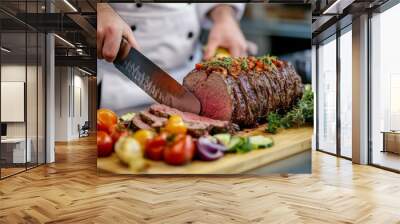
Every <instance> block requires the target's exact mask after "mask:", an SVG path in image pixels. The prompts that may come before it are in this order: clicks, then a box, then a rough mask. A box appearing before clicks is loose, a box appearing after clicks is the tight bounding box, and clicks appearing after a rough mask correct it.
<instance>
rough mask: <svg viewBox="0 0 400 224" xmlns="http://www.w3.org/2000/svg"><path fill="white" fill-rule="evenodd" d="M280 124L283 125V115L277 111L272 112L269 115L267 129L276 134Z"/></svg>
mask: <svg viewBox="0 0 400 224" xmlns="http://www.w3.org/2000/svg"><path fill="white" fill-rule="evenodd" d="M280 126H281V117H280V116H279V114H277V113H275V112H272V113H270V114H269V115H268V127H267V130H266V131H268V132H269V133H273V134H275V133H276V131H277V130H278V128H279V127H280Z"/></svg>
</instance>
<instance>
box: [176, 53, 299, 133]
mask: <svg viewBox="0 0 400 224" xmlns="http://www.w3.org/2000/svg"><path fill="white" fill-rule="evenodd" d="M183 85H184V86H185V87H186V88H187V89H188V90H190V91H191V92H192V93H193V94H194V95H195V96H196V97H197V98H198V99H199V100H200V103H201V107H202V109H201V114H200V115H202V116H206V117H210V118H212V119H216V120H224V121H230V122H232V123H235V124H238V125H240V126H242V127H252V126H255V125H256V124H257V121H258V120H259V118H260V117H266V116H268V113H270V112H274V111H281V110H287V109H289V108H290V107H291V106H292V105H293V104H295V103H296V102H297V100H298V99H299V98H300V97H301V95H302V93H303V85H302V83H301V78H300V76H299V75H298V74H297V73H296V71H295V69H294V67H293V66H292V65H290V64H289V63H287V62H284V61H281V60H278V59H277V58H276V57H269V56H265V57H259V58H255V57H247V58H222V59H215V60H213V61H207V62H204V63H201V64H198V65H196V69H195V70H193V71H192V72H190V73H189V74H188V75H187V76H186V77H185V78H184V80H183Z"/></svg>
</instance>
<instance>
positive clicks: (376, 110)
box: [370, 4, 400, 170]
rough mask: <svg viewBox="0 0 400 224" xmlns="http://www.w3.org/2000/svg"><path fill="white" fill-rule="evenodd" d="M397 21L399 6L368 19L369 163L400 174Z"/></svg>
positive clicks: (399, 82)
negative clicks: (369, 27) (369, 81)
mask: <svg viewBox="0 0 400 224" xmlns="http://www.w3.org/2000/svg"><path fill="white" fill-rule="evenodd" d="M399 21H400V5H399V4H398V5H396V6H394V7H392V8H390V9H388V10H386V11H384V12H382V13H380V14H376V15H374V16H373V17H372V19H371V29H372V32H371V34H372V37H371V41H372V43H371V45H372V46H371V47H372V48H371V60H372V63H371V68H372V71H371V98H370V104H371V106H370V108H371V111H370V119H371V130H370V132H371V141H372V153H371V154H370V159H371V162H372V164H375V165H379V166H383V167H387V168H390V169H395V170H400V155H399V154H400V133H398V134H397V133H396V132H395V131H400V100H399V96H400V63H399V59H398V58H399V56H398V54H399V52H400V45H399V43H398V41H399V39H400V32H399V31H398V30H397V29H396V27H398V22H399ZM392 131H393V132H392ZM385 132H386V133H385Z"/></svg>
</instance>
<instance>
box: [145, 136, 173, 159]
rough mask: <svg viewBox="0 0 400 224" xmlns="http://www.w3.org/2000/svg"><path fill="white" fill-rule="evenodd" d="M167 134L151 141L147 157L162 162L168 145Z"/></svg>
mask: <svg viewBox="0 0 400 224" xmlns="http://www.w3.org/2000/svg"><path fill="white" fill-rule="evenodd" d="M167 137H168V135H167V133H161V134H159V135H157V136H156V137H155V138H154V139H152V140H150V141H149V142H148V144H147V146H146V150H145V155H146V157H147V158H149V159H152V160H162V159H163V154H164V149H165V147H166V145H167Z"/></svg>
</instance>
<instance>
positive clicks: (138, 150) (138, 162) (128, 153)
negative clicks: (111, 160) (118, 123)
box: [115, 136, 146, 171]
mask: <svg viewBox="0 0 400 224" xmlns="http://www.w3.org/2000/svg"><path fill="white" fill-rule="evenodd" d="M115 152H116V154H117V156H118V158H119V159H120V160H121V162H122V163H124V164H126V165H129V167H130V168H131V169H132V170H134V171H140V170H142V169H143V168H144V167H145V166H146V162H145V160H144V158H143V153H142V147H141V145H140V143H139V142H138V141H137V140H136V139H135V138H133V137H130V136H126V137H122V138H120V139H119V140H118V141H117V143H116V144H115Z"/></svg>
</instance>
